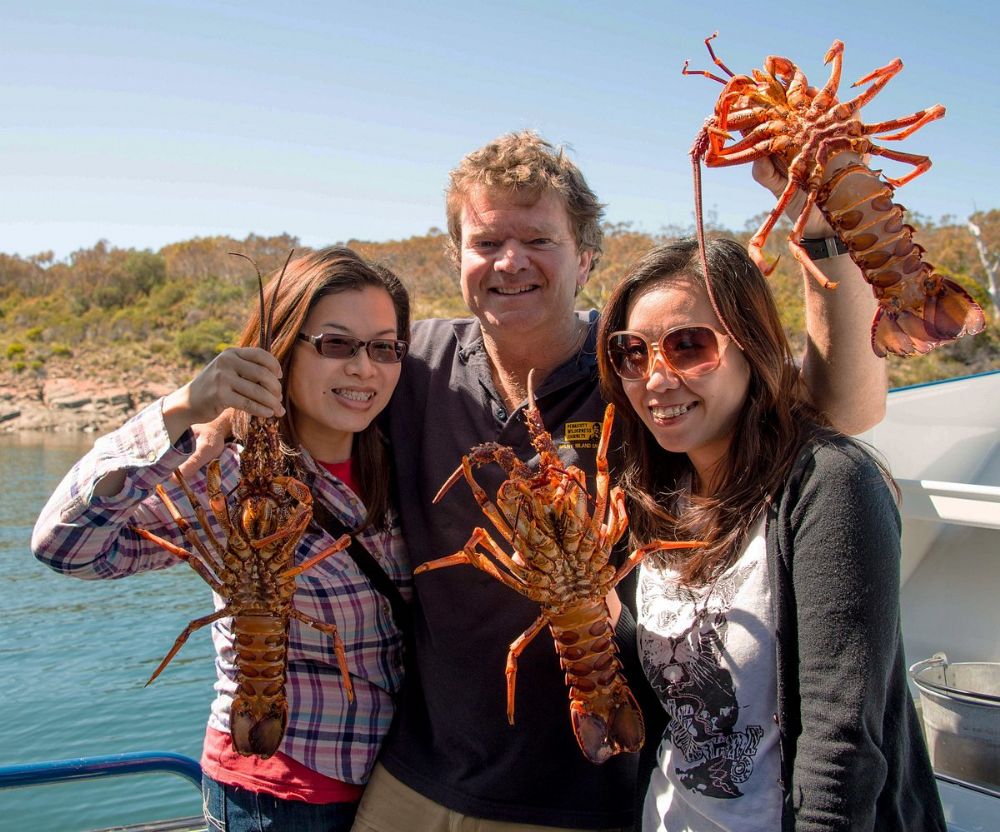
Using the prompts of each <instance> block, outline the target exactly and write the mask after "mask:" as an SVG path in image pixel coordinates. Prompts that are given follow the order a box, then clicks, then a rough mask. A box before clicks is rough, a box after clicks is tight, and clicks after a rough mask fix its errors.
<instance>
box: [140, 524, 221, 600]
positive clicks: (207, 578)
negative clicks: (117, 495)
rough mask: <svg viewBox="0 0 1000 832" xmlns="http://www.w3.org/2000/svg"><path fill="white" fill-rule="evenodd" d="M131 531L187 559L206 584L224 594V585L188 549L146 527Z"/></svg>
mask: <svg viewBox="0 0 1000 832" xmlns="http://www.w3.org/2000/svg"><path fill="white" fill-rule="evenodd" d="M133 531H134V532H135V533H136V534H137V535H139V537H144V538H145V539H146V540H148V541H149V542H150V543H155V544H156V545H157V546H159V547H161V548H162V549H166V551H168V552H170V554H172V555H174V556H175V557H178V558H180V559H181V560H184V561H187V562H188V564H189V565H190V567H191V568H192V569H193V570H194V571H195V572H197V573H198V575H199V576H200V577H201V579H202V580H203V581H204V582H205V583H206V584H208V585H209V586H210V587H212V589H214V590H215V591H216V592H218V593H219V595H225V594H226V588H225V585H224V584H223V583H222V582H221V581H219V580H218V579H217V578H216V577H215V575H213V574H212V573H211V572H210V571H209V569H208V567H207V566H205V564H204V563H202V562H201V561H200V560H198V558H197V557H195V556H194V555H192V554H191V553H190V552H189V551H187V550H186V549H182V548H181V547H180V546H175V545H174V544H173V543H171V542H170V541H169V540H165V539H164V538H162V537H160V536H159V535H156V534H153V533H152V532H150V531H146V529H140V528H133Z"/></svg>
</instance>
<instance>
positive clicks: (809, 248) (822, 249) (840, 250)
mask: <svg viewBox="0 0 1000 832" xmlns="http://www.w3.org/2000/svg"><path fill="white" fill-rule="evenodd" d="M799 245H800V246H802V248H803V249H805V252H806V254H808V255H809V259H810V260H822V259H824V258H826V257H836V256H837V255H838V254H847V252H848V248H847V243H845V242H844V241H843V240H841V239H840V237H822V238H813V239H810V238H809V237H803V238H802V239H801V240H799Z"/></svg>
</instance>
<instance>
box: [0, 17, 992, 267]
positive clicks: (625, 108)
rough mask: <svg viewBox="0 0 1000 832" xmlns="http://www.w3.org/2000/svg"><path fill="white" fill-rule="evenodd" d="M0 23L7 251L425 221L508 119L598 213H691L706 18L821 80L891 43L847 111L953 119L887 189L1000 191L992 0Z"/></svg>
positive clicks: (926, 209) (745, 198)
mask: <svg viewBox="0 0 1000 832" xmlns="http://www.w3.org/2000/svg"><path fill="white" fill-rule="evenodd" d="M612 6H616V7H617V8H615V9H612ZM813 6H815V7H817V8H822V9H823V10H824V12H823V14H822V15H820V16H818V17H812V16H810V14H809V12H808V8H809V7H813ZM796 9H797V11H796ZM0 20H2V21H3V24H2V28H0V77H2V79H3V80H2V85H0V252H6V253H9V254H14V253H16V254H20V255H22V256H28V255H31V254H35V253H38V252H41V251H46V250H51V251H54V252H55V255H56V257H60V258H61V257H65V256H67V255H68V254H69V253H70V252H72V251H74V250H76V249H78V248H83V247H89V246H92V245H93V244H94V243H95V242H97V241H98V240H99V239H106V240H108V241H109V242H110V243H111V244H113V245H116V246H121V247H136V248H152V249H154V250H155V249H157V248H159V247H160V246H162V245H164V244H166V243H169V242H175V241H179V240H184V239H189V238H191V237H194V236H202V235H211V234H231V235H233V236H236V237H243V236H245V235H246V234H248V233H250V232H254V233H257V234H277V233H281V232H288V233H290V234H293V235H296V236H298V237H300V238H301V240H302V242H303V243H304V244H306V245H313V246H319V245H325V244H329V243H334V242H339V241H345V240H348V239H351V238H357V239H366V240H387V239H398V238H404V237H409V236H411V235H415V234H423V233H425V232H426V231H427V230H428V229H429V228H431V227H435V226H436V227H441V226H443V225H444V208H443V199H442V194H443V190H444V187H445V183H446V180H447V173H448V171H449V170H450V169H451V168H452V167H453V166H454V165H455V163H456V162H457V161H458V160H459V158H460V157H461V156H462V155H463V154H465V153H466V152H468V151H469V150H472V149H474V148H476V147H478V146H480V145H482V144H483V143H484V142H486V141H487V140H489V139H490V138H492V137H494V136H496V135H498V134H500V133H503V132H507V131H509V130H514V129H522V128H533V129H536V130H538V131H539V132H540V133H541V134H542V135H543V136H545V137H546V138H548V139H550V140H551V141H553V142H557V143H566V144H568V145H569V146H570V147H571V149H572V153H573V157H574V158H575V160H576V161H577V163H578V164H579V165H580V167H581V169H582V170H583V172H584V174H585V175H586V177H587V179H588V181H589V182H590V184H591V186H592V187H593V188H594V190H595V191H596V192H597V194H598V196H599V197H600V198H601V199H602V201H604V202H606V203H607V219H608V220H610V221H612V222H631V223H633V224H634V226H635V227H636V228H638V229H640V230H645V231H650V232H655V231H657V230H659V229H660V228H661V227H662V226H664V225H666V224H680V225H687V224H689V223H690V222H691V213H692V196H691V173H690V164H689V161H688V156H687V152H688V149H689V147H690V145H691V142H692V139H693V137H694V136H695V134H696V132H697V131H698V128H699V127H700V125H701V123H702V121H703V120H704V118H705V117H706V116H708V115H709V114H710V112H711V110H712V106H713V104H714V101H715V97H716V96H717V95H718V93H719V91H720V90H721V86H719V85H718V84H715V83H714V82H712V81H709V80H708V79H705V78H685V77H682V76H681V74H680V68H681V65H682V63H683V61H684V59H685V58H690V59H691V60H692V67H695V68H709V59H708V55H707V53H706V51H705V48H704V44H703V41H704V38H705V37H706V36H707V35H709V34H710V33H711V32H713V31H715V30H719V37H718V39H717V40H716V41H715V44H716V47H717V51H718V52H719V54H720V57H722V58H723V60H724V61H725V62H726V63H727V64H728V65H729V67H730V68H731V69H733V70H734V71H735V72H738V73H746V72H749V71H750V70H751V69H753V68H755V67H760V65H761V63H762V61H763V59H764V57H765V56H766V55H768V54H779V55H785V56H787V57H789V58H791V59H792V60H793V61H795V62H796V63H798V64H799V65H800V66H801V67H802V68H803V70H804V71H805V73H806V75H807V76H808V77H809V79H810V80H811V81H812V82H813V83H817V82H820V83H821V82H822V81H823V80H825V78H826V76H827V70H826V68H825V67H824V66H823V55H824V53H825V52H826V50H827V49H828V48H829V46H830V44H831V42H832V41H833V40H834V38H840V39H841V40H843V41H844V42H845V44H846V51H845V56H844V82H845V84H844V86H845V87H846V85H847V84H849V83H851V82H853V81H855V80H857V79H858V78H861V77H862V76H864V75H866V74H867V73H868V72H870V71H871V70H872V69H874V68H875V67H878V66H882V65H884V64H886V63H888V62H889V61H890V60H891V59H892V58H894V57H897V56H899V57H901V58H902V59H903V62H904V64H905V68H904V70H903V72H902V73H901V74H899V75H898V76H896V78H895V79H893V80H892V81H891V82H890V84H889V85H888V86H887V87H886V89H885V90H883V92H882V93H881V95H880V96H878V97H877V98H876V99H875V100H874V101H873V102H872V103H871V104H870V105H869V106H868V107H867V108H866V109H865V111H864V113H863V117H864V118H865V119H866V120H870V121H875V120H883V119H887V118H892V117H895V116H901V115H905V114H908V113H911V112H913V111H914V110H917V109H921V108H924V107H927V106H930V105H931V104H934V103H938V102H940V103H942V104H944V105H945V106H946V107H947V109H948V114H947V115H946V116H945V118H944V119H943V120H941V121H938V122H935V123H933V124H930V125H928V126H926V127H924V128H923V129H922V130H921V131H919V132H918V133H916V134H915V135H914V136H912V137H911V138H909V139H908V140H906V141H905V142H902V143H897V146H898V148H899V149H900V150H905V151H908V152H911V153H921V154H927V155H929V156H930V157H931V158H932V159H933V161H934V167H933V168H932V169H931V171H930V172H929V173H927V174H925V175H924V176H923V177H920V178H918V179H917V180H915V181H914V182H913V183H911V184H909V185H907V186H905V187H904V188H903V189H901V191H900V192H899V193H898V195H897V200H898V201H899V202H901V203H902V204H903V205H906V206H907V207H908V208H911V209H913V210H915V211H918V212H920V213H921V214H924V215H927V216H930V217H932V218H934V219H939V218H940V217H941V216H943V215H946V214H951V215H955V216H957V217H958V218H964V217H965V216H967V215H968V214H969V213H971V212H972V211H973V210H975V209H977V208H980V209H989V208H997V207H1000V194H998V189H997V184H998V173H997V172H998V170H1000V165H998V163H997V157H996V151H995V150H994V147H995V144H996V136H997V133H998V130H997V127H998V124H997V112H998V107H997V79H998V78H1000V60H998V49H997V35H998V34H1000V26H998V22H1000V13H998V12H997V11H996V10H995V8H994V7H992V4H990V3H983V2H966V0H953V2H950V3H944V4H942V3H934V4H931V3H926V2H919V0H911V2H899V0H888V2H883V3H880V4H875V3H870V2H856V0H845V2H840V3H837V4H829V3H825V4H823V5H822V6H820V4H803V3H799V4H795V3H789V2H787V0H785V2H782V3H777V2H770V0H754V2H746V1H745V0H744V2H741V3H722V2H714V3H692V2H690V0H686V2H667V0H661V2H628V0H621V2H618V3H615V4H612V3H609V2H607V0H602V1H601V2H591V0H573V1H572V2H571V1H570V0H566V2H561V1H553V2H544V1H543V0H539V1H538V2H524V1H523V0H508V1H507V2H490V3H480V2H466V3H458V2H450V0H440V1H438V0H426V2H422V3H415V2H412V0H410V2H378V1H377V0H371V2H368V3H363V4H362V3H360V2H350V3H341V2H325V3H318V2H303V1H302V0H285V2H283V3H274V2H268V3H262V2H257V1H256V0H246V2H228V0H201V1H200V2H194V0H189V1H188V2H179V1H178V0H157V1H156V2H148V1H147V0H129V2H107V1H106V0H93V2H88V3H79V2H75V0H73V2H69V1H68V0H67V2H59V1H58V0H35V2H27V1H25V2H10V0H0ZM842 97H843V96H842ZM886 169H887V170H893V169H894V170H895V171H896V173H897V175H898V174H899V173H901V172H902V171H903V170H904V169H905V170H908V168H903V167H902V166H898V165H895V163H886ZM704 180H705V202H706V208H707V209H708V210H710V211H714V212H715V213H716V215H717V217H718V219H719V221H720V222H722V223H723V224H725V225H727V226H729V227H731V228H734V229H739V228H742V227H743V226H744V225H745V224H746V222H747V221H748V220H749V218H750V217H752V216H754V215H756V214H759V213H760V212H761V211H764V210H767V209H769V208H770V207H771V205H772V204H773V199H772V197H771V196H770V194H768V193H766V192H765V191H764V190H763V189H761V188H760V187H759V186H757V185H756V184H755V183H754V182H753V181H752V179H751V177H750V171H749V167H748V166H741V167H739V168H735V169H729V170H715V171H706V172H705V175H704Z"/></svg>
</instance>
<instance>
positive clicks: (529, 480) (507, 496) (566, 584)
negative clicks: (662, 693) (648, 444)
mask: <svg viewBox="0 0 1000 832" xmlns="http://www.w3.org/2000/svg"><path fill="white" fill-rule="evenodd" d="M531 382H532V378H531V376H529V380H528V386H529V401H528V407H527V409H526V410H525V419H526V421H527V425H528V430H529V432H530V434H531V441H532V444H533V445H534V448H535V450H536V451H537V452H538V456H539V465H538V468H537V470H532V469H531V468H530V467H529V466H528V465H527V464H525V463H524V462H522V461H521V460H520V459H518V458H517V456H516V455H515V453H514V450H513V449H512V448H509V447H506V446H503V445H499V444H497V443H493V442H490V443H486V444H484V445H479V446H477V447H475V448H473V449H472V451H471V452H470V453H469V454H468V455H466V456H464V457H463V458H462V464H461V466H460V467H459V468H458V469H457V470H456V471H455V473H454V474H452V476H451V477H450V478H449V479H448V481H447V482H445V484H444V485H443V486H442V487H441V490H440V491H439V492H438V494H437V496H436V497H435V498H434V502H435V503H436V502H438V501H440V500H441V498H442V497H443V496H444V494H445V492H447V491H448V489H450V488H451V487H452V486H453V485H454V484H455V483H456V482H457V481H458V480H459V479H460V478H461V477H462V476H464V477H465V479H466V481H467V482H468V483H469V487H470V488H471V489H472V493H473V495H474V496H475V498H476V501H477V502H478V503H479V505H480V507H481V508H482V510H483V513H484V514H485V515H486V516H487V517H488V518H489V520H490V522H491V523H492V524H493V525H494V526H495V527H496V529H497V530H498V531H499V532H500V534H501V535H502V536H503V538H504V539H505V540H506V541H507V542H508V543H509V544H510V545H511V546H512V547H513V549H514V551H515V552H516V555H515V556H514V557H511V556H510V555H508V554H507V553H506V552H505V551H504V550H503V549H502V548H501V547H500V545H499V544H498V543H497V542H496V541H495V540H494V539H493V538H492V537H491V536H490V534H489V532H487V531H486V530H485V529H483V528H476V529H475V530H474V531H473V533H472V536H471V537H470V538H469V540H468V542H467V543H466V544H465V546H464V547H463V548H462V550H461V551H459V552H456V553H455V554H453V555H449V556H447V557H443V558H439V559H437V560H433V561H430V562H428V563H425V564H422V565H421V566H419V567H417V568H416V569H415V570H414V574H415V575H416V574H420V573H423V572H427V571H430V570H432V569H441V568H444V567H448V566H457V565H459V564H469V565H471V566H474V567H476V568H477V569H480V570H482V571H483V572H486V573H487V574H488V575H491V576H492V577H493V578H495V579H496V580H498V581H500V582H501V583H502V584H505V585H506V586H508V587H510V588H511V589H513V590H515V591H516V592H519V593H520V594H521V595H524V596H526V597H527V598H530V599H531V600H533V601H537V602H538V603H539V604H541V607H542V609H541V614H540V615H539V616H538V618H537V619H536V620H535V621H534V623H532V624H531V626H530V627H528V629H527V630H525V631H524V632H523V633H522V634H521V635H520V636H518V637H517V638H516V639H515V640H514V641H513V642H512V643H511V645H510V651H509V653H508V654H507V668H506V675H507V719H508V721H509V722H510V724H511V725H513V724H514V692H515V685H516V681H517V660H518V657H519V656H520V655H521V654H522V653H523V652H524V650H525V648H527V646H528V645H529V644H530V643H531V641H532V639H534V638H535V636H537V635H538V634H539V633H540V632H541V631H542V629H543V628H544V627H545V626H546V625H547V626H548V627H549V630H550V632H551V633H552V636H553V638H554V639H555V647H556V651H557V653H558V654H559V661H560V664H561V666H562V668H563V670H564V671H565V673H566V684H567V685H568V686H569V700H570V718H571V722H572V727H573V733H574V735H575V737H576V741H577V743H578V745H579V746H580V750H581V751H582V752H583V754H584V756H585V757H586V758H587V759H588V760H590V761H591V762H594V763H603V762H605V761H606V760H608V759H610V758H611V757H612V756H614V755H615V754H618V753H620V752H631V751H638V750H639V749H640V748H641V747H642V743H643V740H644V739H645V727H644V723H643V719H642V713H641V712H640V710H639V706H638V705H637V704H636V701H635V697H634V696H633V695H632V692H631V691H630V690H629V688H628V685H627V684H626V682H625V678H624V676H623V675H622V672H621V663H620V662H619V661H618V658H617V655H616V653H617V648H616V647H615V643H614V640H613V636H614V628H613V626H612V624H611V616H610V612H609V609H608V603H607V600H606V597H607V595H608V593H609V592H610V591H611V590H612V589H613V588H614V587H615V586H617V585H618V583H619V582H620V581H621V580H622V579H623V578H624V577H625V576H626V575H627V574H628V573H629V572H631V571H632V569H634V568H635V567H636V566H637V565H638V564H639V563H640V562H641V561H642V559H643V557H645V556H646V555H648V554H649V553H651V552H655V551H658V550H661V549H675V548H689V547H691V546H696V545H699V544H698V543H696V542H691V541H675V542H669V541H655V542H653V543H651V544H648V545H646V546H643V547H641V548H639V549H637V550H635V551H634V552H632V553H631V554H630V555H629V556H628V558H627V559H626V560H625V561H624V563H622V565H621V566H620V567H618V568H615V567H614V566H613V565H611V564H609V563H608V561H609V559H610V557H611V551H612V548H613V547H614V545H615V543H617V542H618V540H619V538H621V536H622V534H624V532H625V529H626V527H627V525H628V519H627V516H626V513H625V498H624V495H623V494H622V492H621V490H620V489H619V488H617V487H615V488H610V487H609V486H610V476H609V473H608V463H607V451H608V443H609V441H610V437H611V426H612V421H613V416H614V408H613V407H612V406H611V405H608V408H607V410H606V411H605V415H604V421H603V424H602V429H601V438H600V442H599V445H598V449H597V459H596V462H597V476H596V487H597V497H596V500H594V511H593V514H592V515H591V514H590V513H589V510H588V509H589V503H590V502H591V497H590V495H589V494H588V493H587V487H586V475H585V474H584V472H583V471H581V470H580V469H579V468H577V467H576V466H573V465H565V464H564V463H563V462H562V460H560V458H559V456H558V454H557V452H556V445H555V443H554V442H553V440H552V437H551V435H550V434H549V433H548V431H547V430H546V429H545V426H544V425H543V423H542V419H541V415H540V414H539V412H538V408H537V406H536V405H535V401H534V397H533V396H532V395H531V393H530V390H531ZM491 462H495V463H496V464H497V465H499V466H500V467H501V468H503V469H504V471H506V472H507V476H508V478H507V480H505V481H504V482H503V483H502V484H501V486H500V488H499V490H498V492H497V496H496V502H493V501H491V500H490V499H489V497H488V495H487V494H486V492H485V491H484V490H483V489H482V487H480V485H479V484H478V483H477V482H476V480H475V478H474V477H473V473H472V469H473V466H480V465H486V464H489V463H491ZM605 515H606V517H605ZM489 556H492V558H493V560H491V559H490V557H489ZM494 560H495V561H496V562H495V563H494Z"/></svg>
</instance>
